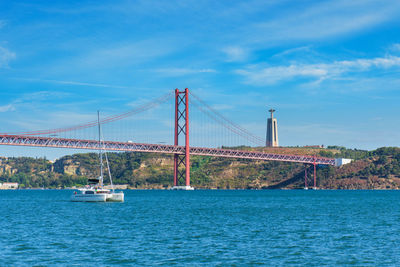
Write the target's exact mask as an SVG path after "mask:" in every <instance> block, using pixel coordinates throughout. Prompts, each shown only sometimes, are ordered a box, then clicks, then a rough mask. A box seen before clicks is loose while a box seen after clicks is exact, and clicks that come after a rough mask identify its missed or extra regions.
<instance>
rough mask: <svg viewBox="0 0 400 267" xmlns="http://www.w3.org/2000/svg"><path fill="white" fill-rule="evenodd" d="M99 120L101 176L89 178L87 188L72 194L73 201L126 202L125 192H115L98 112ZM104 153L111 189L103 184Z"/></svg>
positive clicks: (98, 117)
mask: <svg viewBox="0 0 400 267" xmlns="http://www.w3.org/2000/svg"><path fill="white" fill-rule="evenodd" d="M97 121H98V125H99V160H100V176H99V177H97V178H92V179H89V181H88V184H89V185H87V186H86V187H85V188H80V189H78V190H77V191H74V193H73V195H72V196H71V201H74V202H106V201H110V202H124V192H115V190H114V185H113V182H112V177H111V171H110V164H109V163H108V157H107V153H106V152H105V151H103V148H104V141H103V142H102V140H101V136H102V135H101V126H100V115H99V112H97ZM103 153H104V155H105V159H106V163H107V170H108V176H109V178H110V184H111V190H110V189H106V188H104V184H103V180H104V179H103V172H104V171H103V169H104V168H103Z"/></svg>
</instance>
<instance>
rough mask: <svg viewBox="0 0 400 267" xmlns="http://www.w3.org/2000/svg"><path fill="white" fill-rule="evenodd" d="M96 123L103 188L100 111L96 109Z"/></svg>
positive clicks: (101, 185)
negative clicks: (97, 126)
mask: <svg viewBox="0 0 400 267" xmlns="http://www.w3.org/2000/svg"><path fill="white" fill-rule="evenodd" d="M97 123H98V125H99V158H100V187H101V188H103V148H102V146H101V127H100V111H97Z"/></svg>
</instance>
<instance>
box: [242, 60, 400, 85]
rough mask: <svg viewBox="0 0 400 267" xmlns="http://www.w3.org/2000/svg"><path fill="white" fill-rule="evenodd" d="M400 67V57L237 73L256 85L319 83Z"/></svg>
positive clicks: (255, 67)
mask: <svg viewBox="0 0 400 267" xmlns="http://www.w3.org/2000/svg"><path fill="white" fill-rule="evenodd" d="M392 67H400V57H395V56H389V57H384V58H372V59H356V60H344V61H334V62H332V63H321V64H300V63H299V64H292V65H289V66H273V67H264V68H262V67H260V66H259V65H256V66H250V67H248V68H247V69H240V70H236V73H237V74H239V75H242V76H245V77H246V79H247V83H249V84H255V85H265V84H274V83H277V82H280V81H283V80H290V79H293V78H300V77H306V78H307V77H308V78H315V79H318V80H319V81H322V80H324V79H330V78H340V76H341V75H343V74H345V73H354V72H366V71H369V70H371V69H373V68H376V69H388V68H392Z"/></svg>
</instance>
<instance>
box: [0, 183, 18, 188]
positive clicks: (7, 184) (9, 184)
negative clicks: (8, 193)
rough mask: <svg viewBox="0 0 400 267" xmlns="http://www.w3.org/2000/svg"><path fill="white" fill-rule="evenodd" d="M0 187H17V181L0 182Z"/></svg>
mask: <svg viewBox="0 0 400 267" xmlns="http://www.w3.org/2000/svg"><path fill="white" fill-rule="evenodd" d="M0 189H18V183H0Z"/></svg>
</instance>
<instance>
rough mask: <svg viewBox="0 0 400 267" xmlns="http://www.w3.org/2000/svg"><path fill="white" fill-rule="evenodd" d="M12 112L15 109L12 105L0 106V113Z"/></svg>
mask: <svg viewBox="0 0 400 267" xmlns="http://www.w3.org/2000/svg"><path fill="white" fill-rule="evenodd" d="M13 110H15V107H14V105H13V104H8V105H4V106H0V112H7V111H13Z"/></svg>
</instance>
